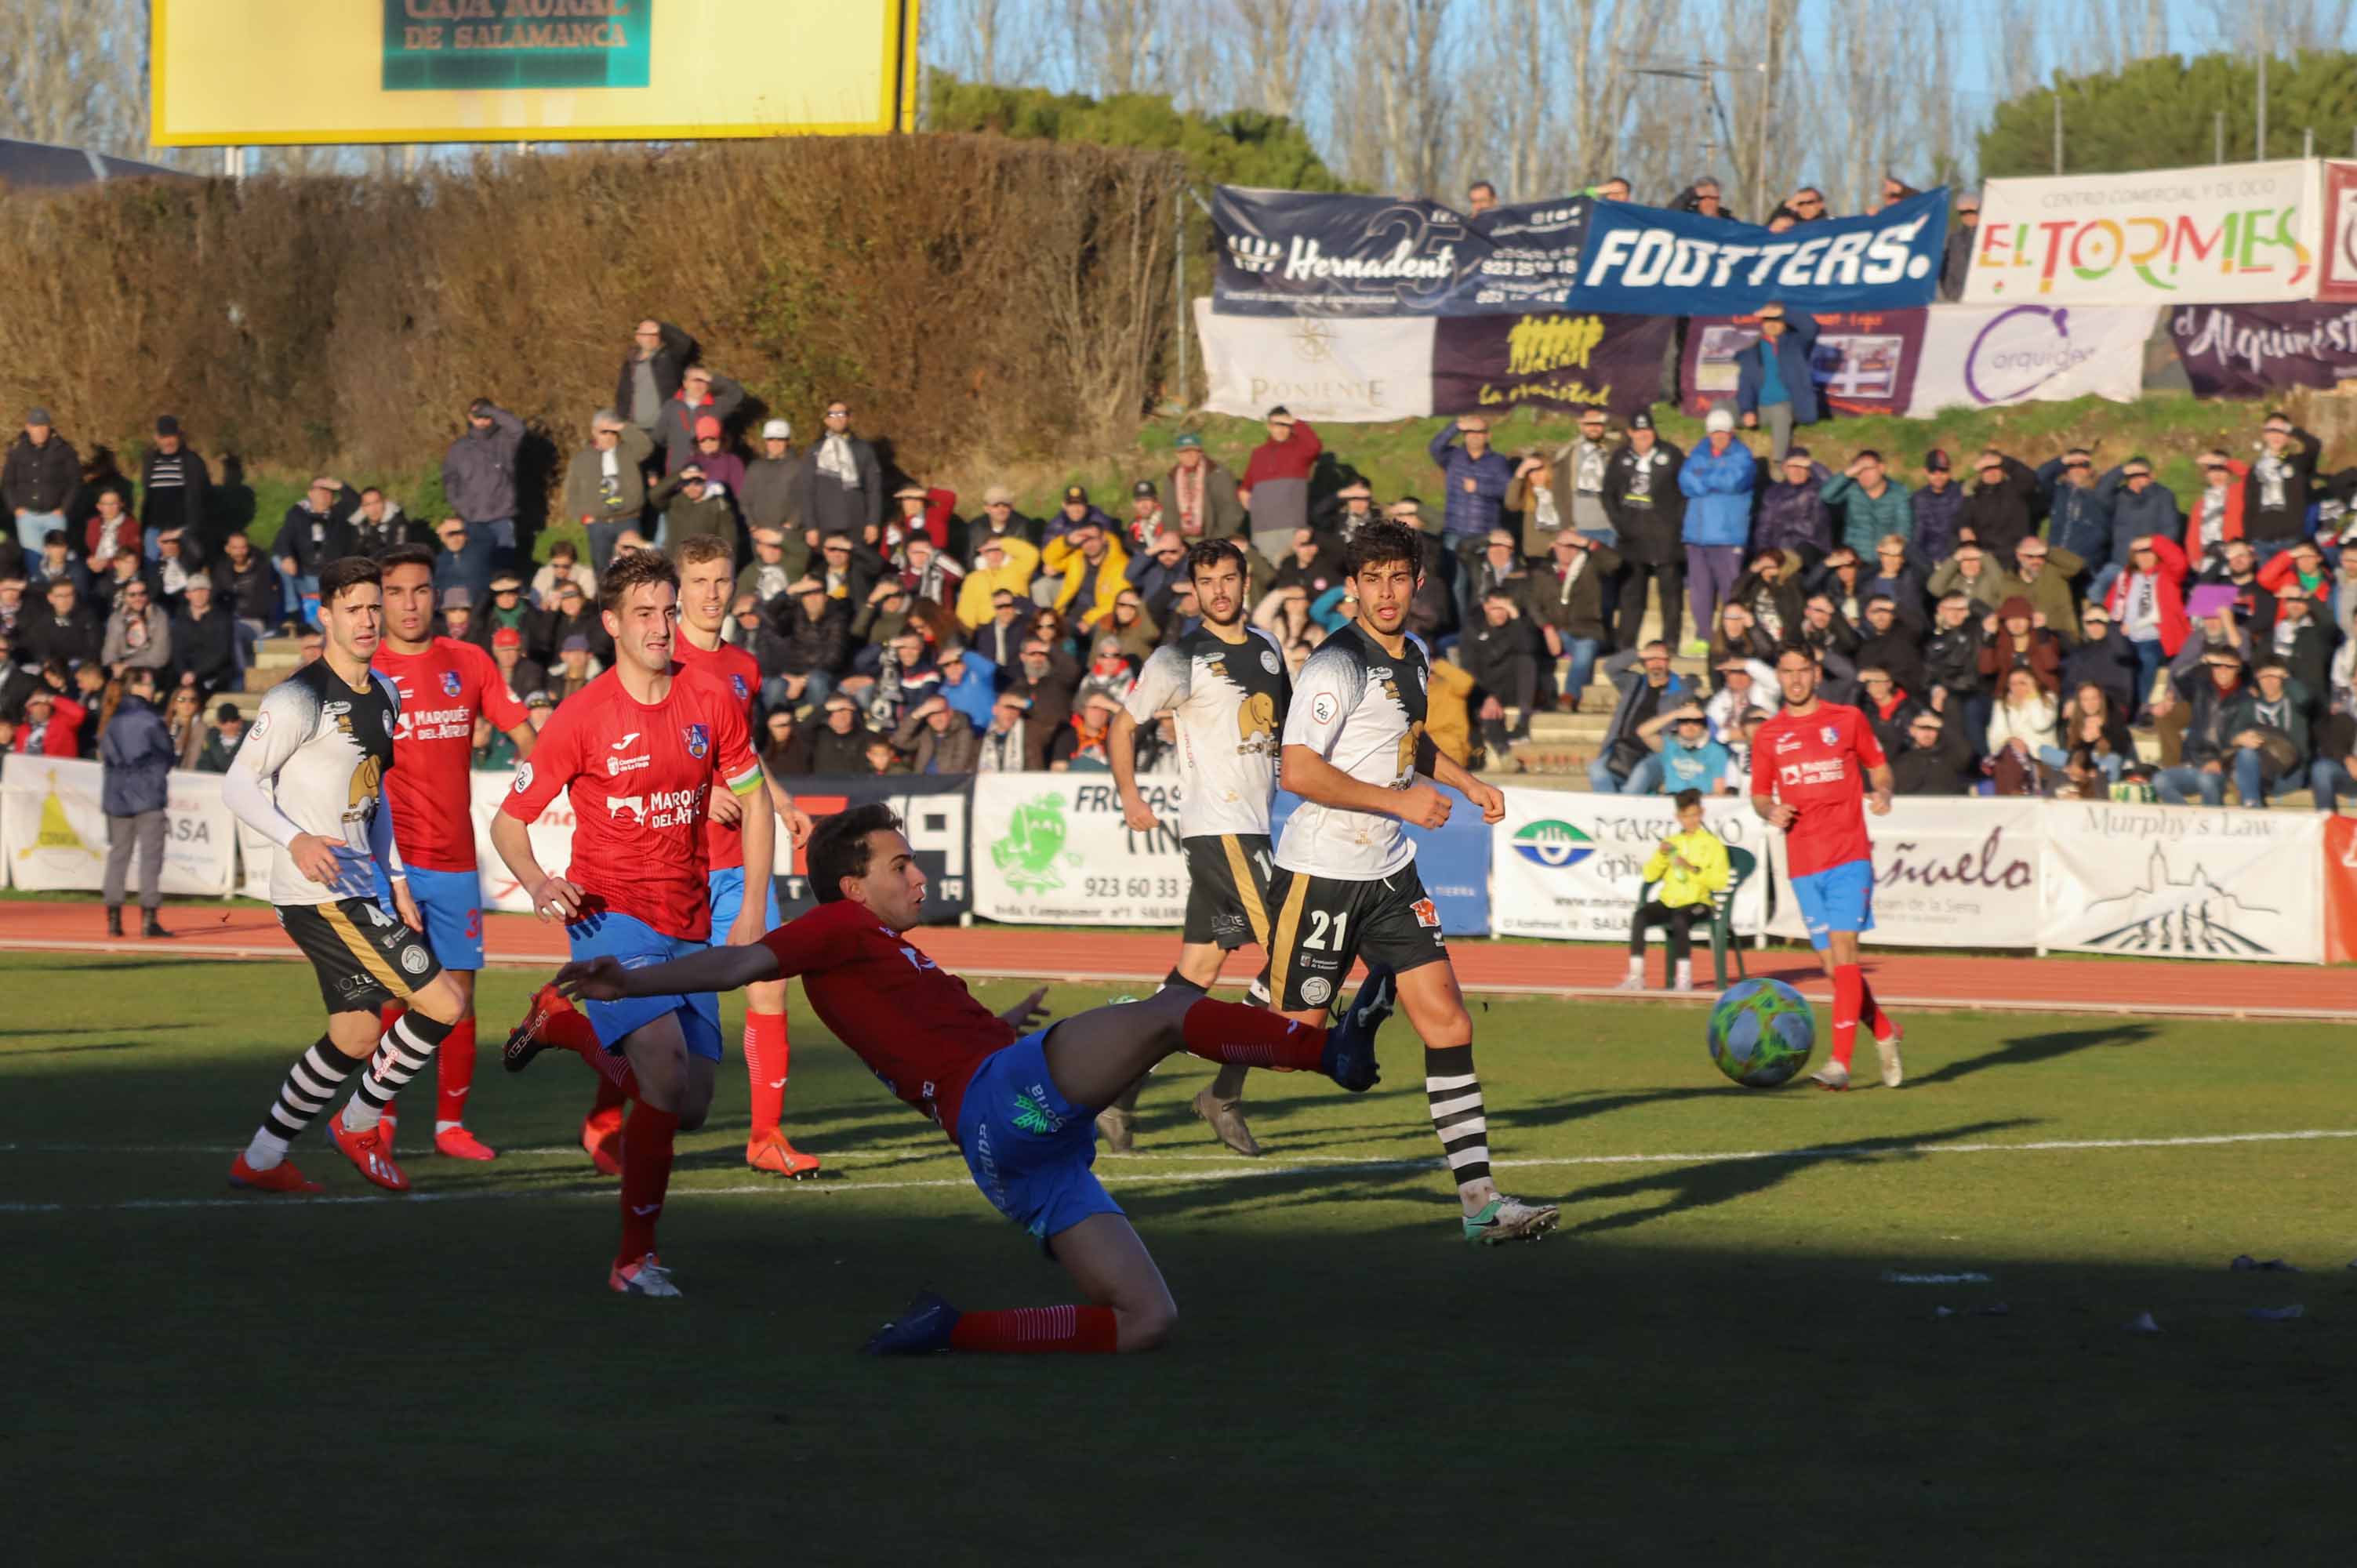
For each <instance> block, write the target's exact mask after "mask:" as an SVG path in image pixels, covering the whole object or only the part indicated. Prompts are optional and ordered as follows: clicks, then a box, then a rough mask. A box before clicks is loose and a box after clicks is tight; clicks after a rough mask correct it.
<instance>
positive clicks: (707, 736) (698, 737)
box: [687, 725, 712, 758]
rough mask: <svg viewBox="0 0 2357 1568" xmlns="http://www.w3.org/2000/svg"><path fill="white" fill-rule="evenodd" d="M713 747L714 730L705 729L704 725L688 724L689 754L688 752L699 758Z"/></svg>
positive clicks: (691, 755)
mask: <svg viewBox="0 0 2357 1568" xmlns="http://www.w3.org/2000/svg"><path fill="white" fill-rule="evenodd" d="M711 749H712V732H711V731H710V730H708V729H705V727H704V726H703V725H688V726H687V754H688V755H689V756H690V757H698V758H700V757H703V756H704V755H705V753H706V752H708V751H710V750H711Z"/></svg>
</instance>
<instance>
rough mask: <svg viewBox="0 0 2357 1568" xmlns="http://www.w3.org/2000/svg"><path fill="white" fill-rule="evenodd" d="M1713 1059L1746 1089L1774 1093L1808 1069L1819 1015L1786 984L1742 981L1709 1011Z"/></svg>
mask: <svg viewBox="0 0 2357 1568" xmlns="http://www.w3.org/2000/svg"><path fill="white" fill-rule="evenodd" d="M1709 1044H1710V1059H1711V1060H1712V1062H1713V1063H1715V1064H1716V1065H1717V1068H1718V1070H1719V1071H1721V1072H1723V1073H1725V1074H1726V1075H1727V1077H1729V1078H1731V1079H1734V1080H1735V1081H1736V1082H1738V1083H1739V1084H1741V1085H1743V1086H1744V1087H1745V1088H1746V1089H1773V1088H1775V1087H1776V1086H1777V1085H1778V1084H1780V1083H1783V1082H1786V1081H1787V1080H1789V1079H1792V1078H1793V1077H1794V1076H1795V1075H1797V1074H1798V1073H1799V1072H1800V1071H1801V1069H1803V1068H1805V1067H1807V1066H1808V1065H1809V1055H1810V1053H1811V1052H1813V1051H1814V1050H1815V1049H1816V1048H1817V1015H1816V1014H1815V1013H1814V1012H1813V1011H1811V1009H1810V1007H1809V1003H1808V999H1807V998H1806V997H1804V996H1803V995H1802V994H1801V993H1799V992H1797V991H1795V990H1793V989H1792V987H1791V986H1789V985H1787V984H1785V983H1783V982H1782V981H1781V980H1738V981H1737V982H1736V983H1734V984H1733V985H1730V986H1728V987H1727V989H1726V991H1725V992H1723V993H1720V995H1719V998H1718V1000H1717V1002H1716V1003H1715V1004H1712V1006H1711V1010H1710V1030H1709Z"/></svg>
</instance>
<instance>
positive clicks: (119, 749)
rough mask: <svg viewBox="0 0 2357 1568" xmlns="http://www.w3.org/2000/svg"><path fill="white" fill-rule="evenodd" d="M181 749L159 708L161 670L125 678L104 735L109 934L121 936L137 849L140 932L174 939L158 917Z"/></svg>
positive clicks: (101, 800) (133, 673)
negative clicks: (169, 804)
mask: <svg viewBox="0 0 2357 1568" xmlns="http://www.w3.org/2000/svg"><path fill="white" fill-rule="evenodd" d="M178 757H179V748H178V747H177V746H174V745H173V744H172V733H171V730H170V728H169V727H168V726H167V725H166V724H165V723H164V715H163V714H160V713H158V712H156V672H155V671H153V670H133V671H127V672H126V673H125V674H124V678H123V701H122V703H120V704H119V705H118V706H117V707H116V708H115V710H114V716H113V718H111V719H109V720H107V721H106V728H105V730H104V732H103V733H102V734H101V735H100V736H99V740H98V760H99V763H100V766H101V767H102V769H103V771H102V772H101V774H100V775H99V786H98V802H99V805H100V806H101V807H102V808H103V809H104V811H105V812H106V837H107V849H106V934H107V935H108V936H111V937H119V936H121V935H122V934H123V894H124V882H125V881H126V880H127V879H128V876H129V873H130V870H131V852H132V850H133V849H134V848H136V849H137V850H138V852H139V917H140V933H139V934H140V935H141V936H145V937H168V936H170V935H171V934H172V933H171V932H169V931H167V930H166V929H164V925H163V922H162V921H160V920H158V919H157V918H156V910H158V909H160V908H163V904H164V805H165V801H166V799H167V797H168V796H169V795H170V793H171V781H170V779H169V777H168V776H169V774H170V772H171V768H172V764H173V763H174V762H175V761H177V760H178Z"/></svg>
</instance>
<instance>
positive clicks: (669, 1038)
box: [491, 551, 776, 1295]
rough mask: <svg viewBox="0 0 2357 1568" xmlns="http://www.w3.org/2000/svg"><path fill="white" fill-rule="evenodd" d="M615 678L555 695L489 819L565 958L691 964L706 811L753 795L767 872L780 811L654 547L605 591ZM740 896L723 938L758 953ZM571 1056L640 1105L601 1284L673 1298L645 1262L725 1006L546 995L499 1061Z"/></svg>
mask: <svg viewBox="0 0 2357 1568" xmlns="http://www.w3.org/2000/svg"><path fill="white" fill-rule="evenodd" d="M598 600H599V603H600V605H601V607H602V609H603V612H604V618H605V626H606V633H607V635H608V636H609V637H611V638H612V639H614V667H613V668H612V669H611V670H608V671H606V673H604V674H603V675H600V676H598V677H597V679H596V680H595V681H592V682H590V683H589V684H588V685H587V687H585V688H584V689H583V690H581V691H579V692H576V693H574V694H573V695H572V696H571V697H568V698H566V699H565V703H563V704H562V705H561V706H559V707H558V708H557V710H556V716H555V717H554V718H553V719H551V720H550V721H549V724H548V727H547V728H546V729H544V730H543V731H541V732H540V745H539V746H538V748H537V749H535V750H534V751H533V754H532V759H531V760H530V761H528V762H522V763H519V764H517V766H516V777H515V788H514V789H513V790H511V792H510V793H509V795H508V797H507V800H505V802H504V803H502V805H501V806H500V811H499V813H498V814H497V815H496V816H494V817H493V818H492V819H491V843H492V846H493V847H494V848H496V849H497V850H498V851H499V852H500V859H501V860H503V861H505V862H507V867H508V870H509V872H510V873H511V874H512V875H514V877H515V879H516V882H517V885H518V886H522V887H524V888H527V889H529V890H530V891H531V893H532V904H533V909H534V910H535V911H537V912H538V913H539V915H540V918H542V919H544V920H546V919H549V918H561V919H562V920H564V922H565V935H566V937H567V938H569V939H570V940H571V942H572V946H573V956H574V957H575V958H576V959H588V958H598V957H608V958H611V959H612V960H613V961H615V962H616V963H618V964H620V965H624V966H629V967H632V968H638V969H643V967H644V966H646V965H650V964H660V963H661V962H662V961H663V960H665V959H671V958H676V957H678V956H679V955H681V954H683V953H693V952H701V951H702V950H704V948H705V939H706V938H707V937H709V936H710V935H711V933H712V917H711V912H710V897H711V894H710V887H709V885H708V882H707V878H706V875H705V858H704V856H705V836H704V833H705V830H704V822H705V811H706V808H707V803H708V800H709V798H710V795H711V793H712V789H713V787H714V786H715V785H716V784H718V785H721V786H723V787H725V788H726V789H729V790H731V791H732V792H734V793H735V794H737V795H738V796H740V797H742V796H754V795H758V796H759V797H760V800H759V806H760V807H761V809H760V810H753V809H751V806H752V804H753V803H752V802H749V801H748V803H747V804H748V809H747V810H746V811H744V812H743V822H744V827H743V837H744V843H745V860H746V862H747V864H748V865H770V853H771V850H772V848H773V841H772V838H771V827H772V824H773V823H774V822H776V818H775V816H774V815H773V814H772V813H771V812H770V811H769V810H768V804H769V800H768V797H767V795H766V794H765V793H763V790H764V788H765V787H764V785H763V784H762V781H761V765H760V763H759V761H758V760H756V759H755V757H754V756H753V746H752V739H751V736H750V735H749V734H748V732H747V730H746V727H745V704H744V703H741V702H739V701H738V700H737V696H736V694H735V693H732V692H731V691H729V689H728V688H727V687H726V686H725V685H723V684H721V683H720V682H718V681H717V680H716V679H714V678H713V677H712V676H711V675H709V674H707V673H705V671H701V670H696V669H679V668H676V667H674V666H673V662H672V650H673V643H674V641H675V640H676V639H677V628H676V625H675V624H674V619H675V616H676V613H677V607H678V603H679V574H678V573H677V572H676V571H674V570H673V567H672V564H671V562H670V561H669V560H667V559H665V558H664V557H663V556H662V554H661V553H657V552H654V551H639V552H636V553H632V554H630V555H624V556H620V557H618V558H617V559H616V560H615V561H614V562H613V564H611V565H610V566H608V568H607V571H606V574H605V576H604V577H603V578H602V579H601V580H600V582H599V583H598ZM559 790H563V791H565V794H566V796H567V798H568V799H569V800H571V802H572V805H573V816H574V822H575V827H574V831H573V864H572V865H571V867H570V868H568V869H567V871H566V872H565V875H561V876H552V875H549V874H548V873H547V872H546V871H544V870H543V869H542V868H541V865H540V862H539V860H538V858H537V857H535V856H534V855H533V849H532V838H531V835H530V833H529V832H527V831H526V830H527V829H528V827H529V826H530V824H531V822H532V821H533V818H535V817H537V816H539V815H540V813H541V811H543V810H544V809H545V808H546V807H547V805H548V803H549V802H550V801H551V800H554V799H555V798H556V795H557V792H558V791H559ZM763 929H764V928H763V927H762V925H761V905H760V904H759V902H758V901H756V900H750V899H748V900H747V901H746V902H745V905H744V908H741V909H739V910H738V911H737V923H736V925H735V926H734V927H733V928H731V929H730V930H729V932H728V940H730V941H734V942H749V941H753V940H757V939H758V938H759V936H760V934H761V932H762V930H763ZM546 1043H554V1044H559V1045H564V1046H566V1047H570V1048H571V1049H574V1050H576V1051H578V1052H579V1053H580V1054H581V1056H582V1058H583V1059H584V1060H586V1061H587V1062H588V1063H589V1064H590V1065H591V1066H592V1067H593V1068H596V1069H597V1070H598V1071H599V1072H600V1073H601V1074H603V1075H605V1076H606V1077H607V1078H608V1079H611V1080H612V1081H613V1082H614V1083H615V1084H616V1085H617V1086H619V1088H620V1090H621V1091H622V1094H623V1096H624V1098H626V1099H628V1100H634V1101H637V1102H638V1103H637V1105H636V1107H635V1108H634V1109H633V1110H632V1111H631V1112H630V1118H629V1120H628V1121H627V1122H625V1123H624V1124H623V1127H622V1148H621V1167H622V1171H621V1175H622V1241H621V1247H620V1250H619V1252H618V1253H617V1254H616V1256H615V1259H614V1266H613V1269H612V1271H611V1272H610V1273H608V1275H607V1283H608V1285H609V1286H610V1287H611V1288H613V1289H614V1290H617V1291H620V1292H623V1293H625V1294H631V1295H677V1294H679V1289H678V1287H677V1286H675V1285H673V1283H671V1274H670V1273H669V1271H667V1270H666V1269H664V1267H663V1266H662V1261H661V1259H660V1258H659V1257H658V1255H657V1253H656V1251H655V1220H656V1219H657V1217H658V1216H660V1215H661V1214H662V1206H663V1195H664V1193H665V1192H666V1191H668V1190H669V1188H670V1186H671V1161H672V1143H673V1138H674V1137H675V1136H676V1135H677V1134H678V1133H681V1132H683V1131H686V1132H693V1131H694V1130H695V1129H696V1128H698V1127H701V1126H702V1125H704V1116H705V1112H707V1111H709V1110H710V1109H711V1107H712V1080H713V1069H715V1068H716V1066H717V1065H718V1063H719V1061H720V1056H721V1050H720V1003H719V999H718V998H716V997H715V996H713V995H712V994H711V993H710V989H709V988H708V987H707V988H705V990H703V991H699V992H692V993H673V992H660V993H640V994H638V995H637V996H635V997H633V998H632V999H631V1000H630V1001H627V1002H600V1003H595V1004H591V1005H590V1007H589V1008H588V1009H587V1012H586V1014H585V1013H583V1012H581V1011H576V1009H575V1008H574V1007H573V1005H572V1004H571V1003H569V1002H567V1001H566V1000H565V998H563V997H561V996H559V995H558V994H557V993H555V992H554V990H552V989H550V988H548V987H543V988H542V990H541V992H540V993H539V994H538V995H537V996H535V997H533V1005H532V1009H531V1011H530V1012H529V1013H528V1014H527V1015H525V1018H524V1022H523V1023H522V1025H520V1026H517V1028H516V1029H515V1030H513V1031H512V1032H511V1034H510V1035H509V1036H508V1045H507V1066H508V1068H509V1069H510V1070H514V1069H517V1068H519V1067H520V1066H521V1065H522V1063H523V1062H524V1061H527V1060H529V1059H530V1058H531V1055H532V1053H533V1051H534V1050H536V1049H538V1047H539V1046H540V1045H541V1044H546Z"/></svg>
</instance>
